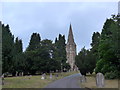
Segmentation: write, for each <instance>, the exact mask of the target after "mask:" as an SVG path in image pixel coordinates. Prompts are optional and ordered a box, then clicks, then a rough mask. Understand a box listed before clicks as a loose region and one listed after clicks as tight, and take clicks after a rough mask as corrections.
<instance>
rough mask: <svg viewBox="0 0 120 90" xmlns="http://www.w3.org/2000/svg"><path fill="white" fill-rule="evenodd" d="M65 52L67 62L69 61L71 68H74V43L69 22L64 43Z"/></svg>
mask: <svg viewBox="0 0 120 90" xmlns="http://www.w3.org/2000/svg"><path fill="white" fill-rule="evenodd" d="M66 54H67V63H69V65H70V67H71V70H75V69H76V65H75V56H76V44H75V42H74V38H73V32H72V26H71V24H70V28H69V35H68V41H67V45H66Z"/></svg>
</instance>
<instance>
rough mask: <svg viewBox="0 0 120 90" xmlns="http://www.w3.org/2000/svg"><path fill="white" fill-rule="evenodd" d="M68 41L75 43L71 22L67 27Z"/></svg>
mask: <svg viewBox="0 0 120 90" xmlns="http://www.w3.org/2000/svg"><path fill="white" fill-rule="evenodd" d="M68 43H69V44H75V42H74V38H73V32H72V25H71V24H70V28H69V35H68Z"/></svg>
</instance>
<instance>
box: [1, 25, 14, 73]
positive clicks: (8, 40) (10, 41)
mask: <svg viewBox="0 0 120 90" xmlns="http://www.w3.org/2000/svg"><path fill="white" fill-rule="evenodd" d="M13 47H14V36H13V35H12V33H11V32H10V28H9V25H6V26H5V25H4V24H3V25H2V73H5V72H10V70H11V68H12V66H11V65H12V58H13Z"/></svg>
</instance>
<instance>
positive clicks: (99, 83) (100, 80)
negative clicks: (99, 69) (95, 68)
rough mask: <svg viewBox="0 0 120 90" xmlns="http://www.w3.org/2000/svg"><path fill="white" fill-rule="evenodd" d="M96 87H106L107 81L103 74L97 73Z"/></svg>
mask: <svg viewBox="0 0 120 90" xmlns="http://www.w3.org/2000/svg"><path fill="white" fill-rule="evenodd" d="M96 86H97V87H98V88H102V87H104V86H105V79H104V75H103V74H102V73H97V75H96Z"/></svg>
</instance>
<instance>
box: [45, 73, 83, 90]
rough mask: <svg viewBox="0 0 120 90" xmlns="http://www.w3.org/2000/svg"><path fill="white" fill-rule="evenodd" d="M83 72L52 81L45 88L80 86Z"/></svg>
mask: <svg viewBox="0 0 120 90" xmlns="http://www.w3.org/2000/svg"><path fill="white" fill-rule="evenodd" d="M80 76H81V74H73V75H70V76H67V77H64V78H62V79H60V80H57V81H54V82H53V83H50V84H49V85H48V86H46V87H45V88H80Z"/></svg>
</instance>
